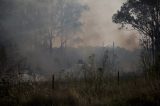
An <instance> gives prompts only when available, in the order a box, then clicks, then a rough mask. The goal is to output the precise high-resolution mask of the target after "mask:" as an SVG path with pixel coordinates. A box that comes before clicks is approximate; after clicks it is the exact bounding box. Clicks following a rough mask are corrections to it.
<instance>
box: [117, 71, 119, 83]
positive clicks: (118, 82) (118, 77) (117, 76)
mask: <svg viewBox="0 0 160 106" xmlns="http://www.w3.org/2000/svg"><path fill="white" fill-rule="evenodd" d="M117 81H118V86H119V71H118V76H117Z"/></svg>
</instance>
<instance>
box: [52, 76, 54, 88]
mask: <svg viewBox="0 0 160 106" xmlns="http://www.w3.org/2000/svg"><path fill="white" fill-rule="evenodd" d="M52 89H53V90H54V74H53V75H52Z"/></svg>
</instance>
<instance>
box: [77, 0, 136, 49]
mask: <svg viewBox="0 0 160 106" xmlns="http://www.w3.org/2000/svg"><path fill="white" fill-rule="evenodd" d="M80 2H81V3H82V4H86V5H88V6H89V10H87V11H85V12H83V13H82V16H81V18H80V20H81V22H82V24H83V25H82V31H81V32H78V33H77V36H76V37H77V38H76V40H74V41H76V43H77V45H76V46H77V47H78V46H84V45H85V46H103V45H104V46H111V45H112V44H113V42H114V43H115V45H116V46H119V47H124V48H126V49H128V50H133V49H135V48H138V46H139V44H138V41H139V40H138V33H137V32H136V31H128V30H119V29H118V28H119V27H120V25H117V24H115V23H113V22H112V16H113V14H114V13H116V12H117V10H119V9H120V7H121V6H122V4H123V2H125V0H80ZM78 42H79V43H78Z"/></svg>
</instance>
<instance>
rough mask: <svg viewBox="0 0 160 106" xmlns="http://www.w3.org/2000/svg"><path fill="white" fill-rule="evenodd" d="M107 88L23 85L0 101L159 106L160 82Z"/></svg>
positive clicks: (22, 105)
mask: <svg viewBox="0 0 160 106" xmlns="http://www.w3.org/2000/svg"><path fill="white" fill-rule="evenodd" d="M110 83H111V84H108V85H105V88H103V89H100V90H103V91H95V89H94V87H89V86H86V85H85V84H84V83H83V82H77V84H76V85H73V84H75V83H73V84H72V83H70V84H68V86H67V84H65V86H64V84H62V85H61V84H59V86H58V85H57V84H56V85H55V86H56V88H55V89H54V90H52V89H51V85H50V83H48V82H45V83H39V84H34V86H33V85H29V84H21V86H15V87H12V88H10V90H9V91H10V92H9V96H6V97H3V98H1V100H0V104H1V106H82V105H83V106H94V105H96V106H97V105H105V106H146V105H149V106H159V105H160V102H159V101H160V81H159V80H154V81H150V82H149V81H146V80H144V79H142V78H137V79H134V80H124V81H121V82H120V85H119V86H118V85H117V84H116V82H110Z"/></svg>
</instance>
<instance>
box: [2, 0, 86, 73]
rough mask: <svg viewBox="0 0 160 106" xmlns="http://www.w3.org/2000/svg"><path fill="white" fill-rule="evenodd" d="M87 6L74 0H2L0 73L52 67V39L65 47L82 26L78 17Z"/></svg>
mask: <svg viewBox="0 0 160 106" xmlns="http://www.w3.org/2000/svg"><path fill="white" fill-rule="evenodd" d="M87 9H88V8H87V6H85V5H82V4H80V3H79V2H78V1H75V0H67V1H66V0H46V1H42V0H27V1H26V0H13V1H10V0H1V1H0V53H1V54H0V65H1V66H0V68H1V70H0V71H1V73H12V72H13V73H19V74H20V73H23V72H20V71H22V70H30V71H31V72H32V71H36V70H38V71H40V70H44V69H45V70H47V71H53V69H54V67H56V64H55V61H54V59H53V58H52V56H53V54H52V53H51V52H52V51H53V49H52V48H53V46H54V45H53V43H54V42H58V43H59V45H58V47H60V48H65V47H66V44H67V42H68V40H69V39H71V35H73V34H74V32H75V31H79V30H80V27H81V22H80V20H79V18H80V16H81V13H82V12H83V11H85V10H87ZM60 53H62V55H63V51H61V52H60ZM1 75H3V74H1Z"/></svg>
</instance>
